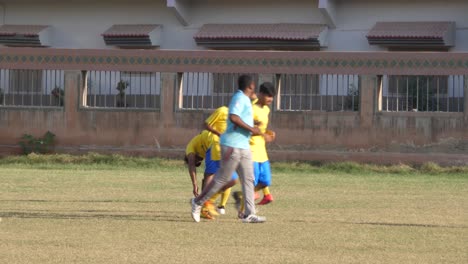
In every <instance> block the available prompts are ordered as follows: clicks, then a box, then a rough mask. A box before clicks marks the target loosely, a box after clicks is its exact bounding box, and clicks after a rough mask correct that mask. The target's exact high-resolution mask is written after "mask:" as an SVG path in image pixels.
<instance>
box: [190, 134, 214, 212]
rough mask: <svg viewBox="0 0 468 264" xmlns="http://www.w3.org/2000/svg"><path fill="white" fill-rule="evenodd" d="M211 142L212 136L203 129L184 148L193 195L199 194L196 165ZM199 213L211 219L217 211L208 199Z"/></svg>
mask: <svg viewBox="0 0 468 264" xmlns="http://www.w3.org/2000/svg"><path fill="white" fill-rule="evenodd" d="M211 143H212V137H211V136H210V132H208V131H206V130H204V131H203V132H201V133H200V134H198V135H197V136H195V137H194V138H192V140H190V142H189V143H188V145H187V148H186V149H185V158H184V160H185V163H186V164H187V165H188V170H189V175H190V179H191V180H192V187H193V195H194V196H195V197H196V196H198V195H199V188H198V180H197V167H199V166H200V165H201V162H202V161H203V159H205V157H206V152H207V151H208V149H209V148H210V147H211ZM203 181H204V182H206V179H203ZM201 215H202V217H204V218H207V219H213V218H214V217H213V216H215V215H217V212H216V210H215V209H214V206H213V205H212V203H211V202H210V201H207V202H206V203H205V204H204V208H203V209H202V212H201Z"/></svg>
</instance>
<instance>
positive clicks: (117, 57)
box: [0, 0, 468, 163]
mask: <svg viewBox="0 0 468 264" xmlns="http://www.w3.org/2000/svg"><path fill="white" fill-rule="evenodd" d="M467 10H468V1H465V0H448V1H445V2H440V1H433V0H414V1H401V0H395V1H386V0H374V1H370V0H346V1H345V0H319V1H317V0H307V1H306V0H288V1H286V0H269V1H267V0H255V1H246V0H238V1H227V0H217V1H215V0H192V1H188V0H185V1H182V0H165V1H162V0H151V1H150V0H132V1H129V0H102V1H92V0H81V1H59V0H0V22H1V24H2V25H0V45H1V47H0V128H1V130H0V131H1V132H0V152H5V153H11V152H15V151H16V152H17V151H19V150H18V146H17V141H18V140H19V138H20V136H21V134H23V133H27V134H33V135H37V136H38V135H41V134H43V133H44V132H45V131H52V132H53V133H55V134H56V135H57V150H58V151H80V150H83V151H88V150H93V151H106V150H111V151H125V152H129V151H130V152H132V153H133V152H138V151H141V152H145V153H150V154H151V155H153V154H155V153H158V155H159V154H160V155H166V156H167V155H172V154H173V153H179V152H177V151H180V150H181V149H183V147H184V145H185V144H186V143H187V141H188V140H189V139H190V137H191V136H193V135H196V134H197V133H199V131H200V129H202V121H203V120H204V119H205V118H206V117H207V116H208V115H209V113H210V112H211V111H212V110H213V109H215V108H217V107H219V106H222V105H226V104H227V103H228V102H229V99H230V96H231V95H232V93H233V92H234V91H235V89H236V79H237V77H238V76H239V74H241V73H249V74H252V75H253V76H254V77H255V80H256V81H257V82H258V83H260V82H263V81H271V82H274V83H275V84H276V86H277V88H278V96H277V97H276V98H275V101H274V105H273V106H272V116H271V126H272V129H274V130H275V131H277V132H278V138H277V141H276V143H275V144H273V145H270V150H271V152H272V154H273V155H274V157H277V158H281V159H305V160H310V159H319V158H321V157H322V158H323V157H325V156H327V155H328V157H329V160H333V159H341V160H348V159H351V157H357V158H356V160H363V161H364V160H370V161H376V162H386V161H388V162H405V161H409V160H413V161H426V160H433V161H438V160H445V161H447V163H457V162H468V155H466V153H468V109H467V108H468V107H467V105H468V96H466V95H467V94H468V55H467V54H468V53H467V52H468V16H466V11H467ZM154 146H157V149H155V147H154ZM324 150H325V152H324ZM357 150H358V151H357ZM327 151H329V152H327ZM326 153H329V154H326ZM336 153H339V154H336ZM377 153H378V154H377ZM428 153H431V155H427V154H428ZM434 153H438V154H440V155H442V156H435V155H433V154H434ZM363 155H364V156H365V155H367V156H366V158H364V157H363ZM408 155H409V156H408ZM411 155H413V156H411ZM414 155H416V156H414ZM418 155H419V156H418ZM444 155H445V156H444ZM337 157H338V158H337ZM325 159H327V158H325Z"/></svg>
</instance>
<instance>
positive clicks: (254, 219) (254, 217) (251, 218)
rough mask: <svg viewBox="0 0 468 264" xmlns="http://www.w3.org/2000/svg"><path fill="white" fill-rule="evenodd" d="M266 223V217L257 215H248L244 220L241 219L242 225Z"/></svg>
mask: <svg viewBox="0 0 468 264" xmlns="http://www.w3.org/2000/svg"><path fill="white" fill-rule="evenodd" d="M265 222H266V217H264V216H258V215H249V216H247V217H246V218H244V219H242V223H252V224H256V223H265Z"/></svg>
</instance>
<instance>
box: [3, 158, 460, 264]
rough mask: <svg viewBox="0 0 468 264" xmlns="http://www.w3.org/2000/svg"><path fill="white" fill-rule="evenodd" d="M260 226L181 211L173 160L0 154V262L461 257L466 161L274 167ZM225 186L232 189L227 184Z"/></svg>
mask: <svg viewBox="0 0 468 264" xmlns="http://www.w3.org/2000/svg"><path fill="white" fill-rule="evenodd" d="M273 170H274V184H273V186H272V187H271V190H272V192H273V194H274V196H275V198H276V201H275V202H274V203H273V204H271V205H268V206H264V207H261V208H260V214H261V215H265V216H267V218H268V222H267V223H265V224H260V225H246V224H241V223H240V222H239V221H238V220H236V217H235V215H236V214H235V212H234V208H233V205H232V204H231V203H232V201H230V204H229V207H228V208H227V215H225V216H223V217H220V218H219V219H218V220H216V221H212V222H207V221H204V222H202V223H199V224H196V223H193V222H192V220H191V218H190V213H189V211H190V207H189V205H188V199H189V198H190V195H191V186H190V180H189V177H188V175H187V173H186V171H185V168H184V167H183V163H182V162H180V161H174V160H163V159H145V158H125V157H122V156H104V155H98V154H91V155H86V156H67V155H54V156H39V155H30V156H27V157H10V158H5V159H0V217H1V218H2V221H1V222H0V260H1V262H2V263H197V262H198V263H467V261H468V253H467V250H466V246H467V244H468V207H467V205H468V173H466V171H465V168H464V167H457V168H454V167H451V168H442V167H439V166H437V165H434V164H426V165H424V166H421V167H409V166H404V165H398V166H388V167H382V166H373V165H358V164H354V163H340V164H324V165H314V164H306V163H289V164H288V163H276V164H274V165H273ZM235 188H239V186H236V187H235Z"/></svg>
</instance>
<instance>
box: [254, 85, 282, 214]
mask: <svg viewBox="0 0 468 264" xmlns="http://www.w3.org/2000/svg"><path fill="white" fill-rule="evenodd" d="M275 95H276V89H275V86H274V85H273V84H272V83H269V82H265V83H263V84H262V85H260V92H259V93H258V100H257V101H256V102H255V103H254V104H253V106H252V108H253V116H254V123H255V124H256V125H257V126H258V128H260V131H261V132H262V134H263V135H260V136H252V137H251V139H250V149H251V151H252V161H253V163H254V165H253V167H254V176H255V181H254V185H255V191H259V190H263V199H262V200H261V201H260V203H259V205H265V204H269V203H271V202H273V196H272V195H271V193H270V189H269V188H268V187H269V186H270V185H271V167H270V161H269V160H268V154H267V150H266V142H271V141H273V140H274V139H275V133H274V132H272V131H267V127H268V122H269V118H268V116H269V115H270V107H269V106H270V105H271V103H272V102H273V97H274V96H275Z"/></svg>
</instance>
